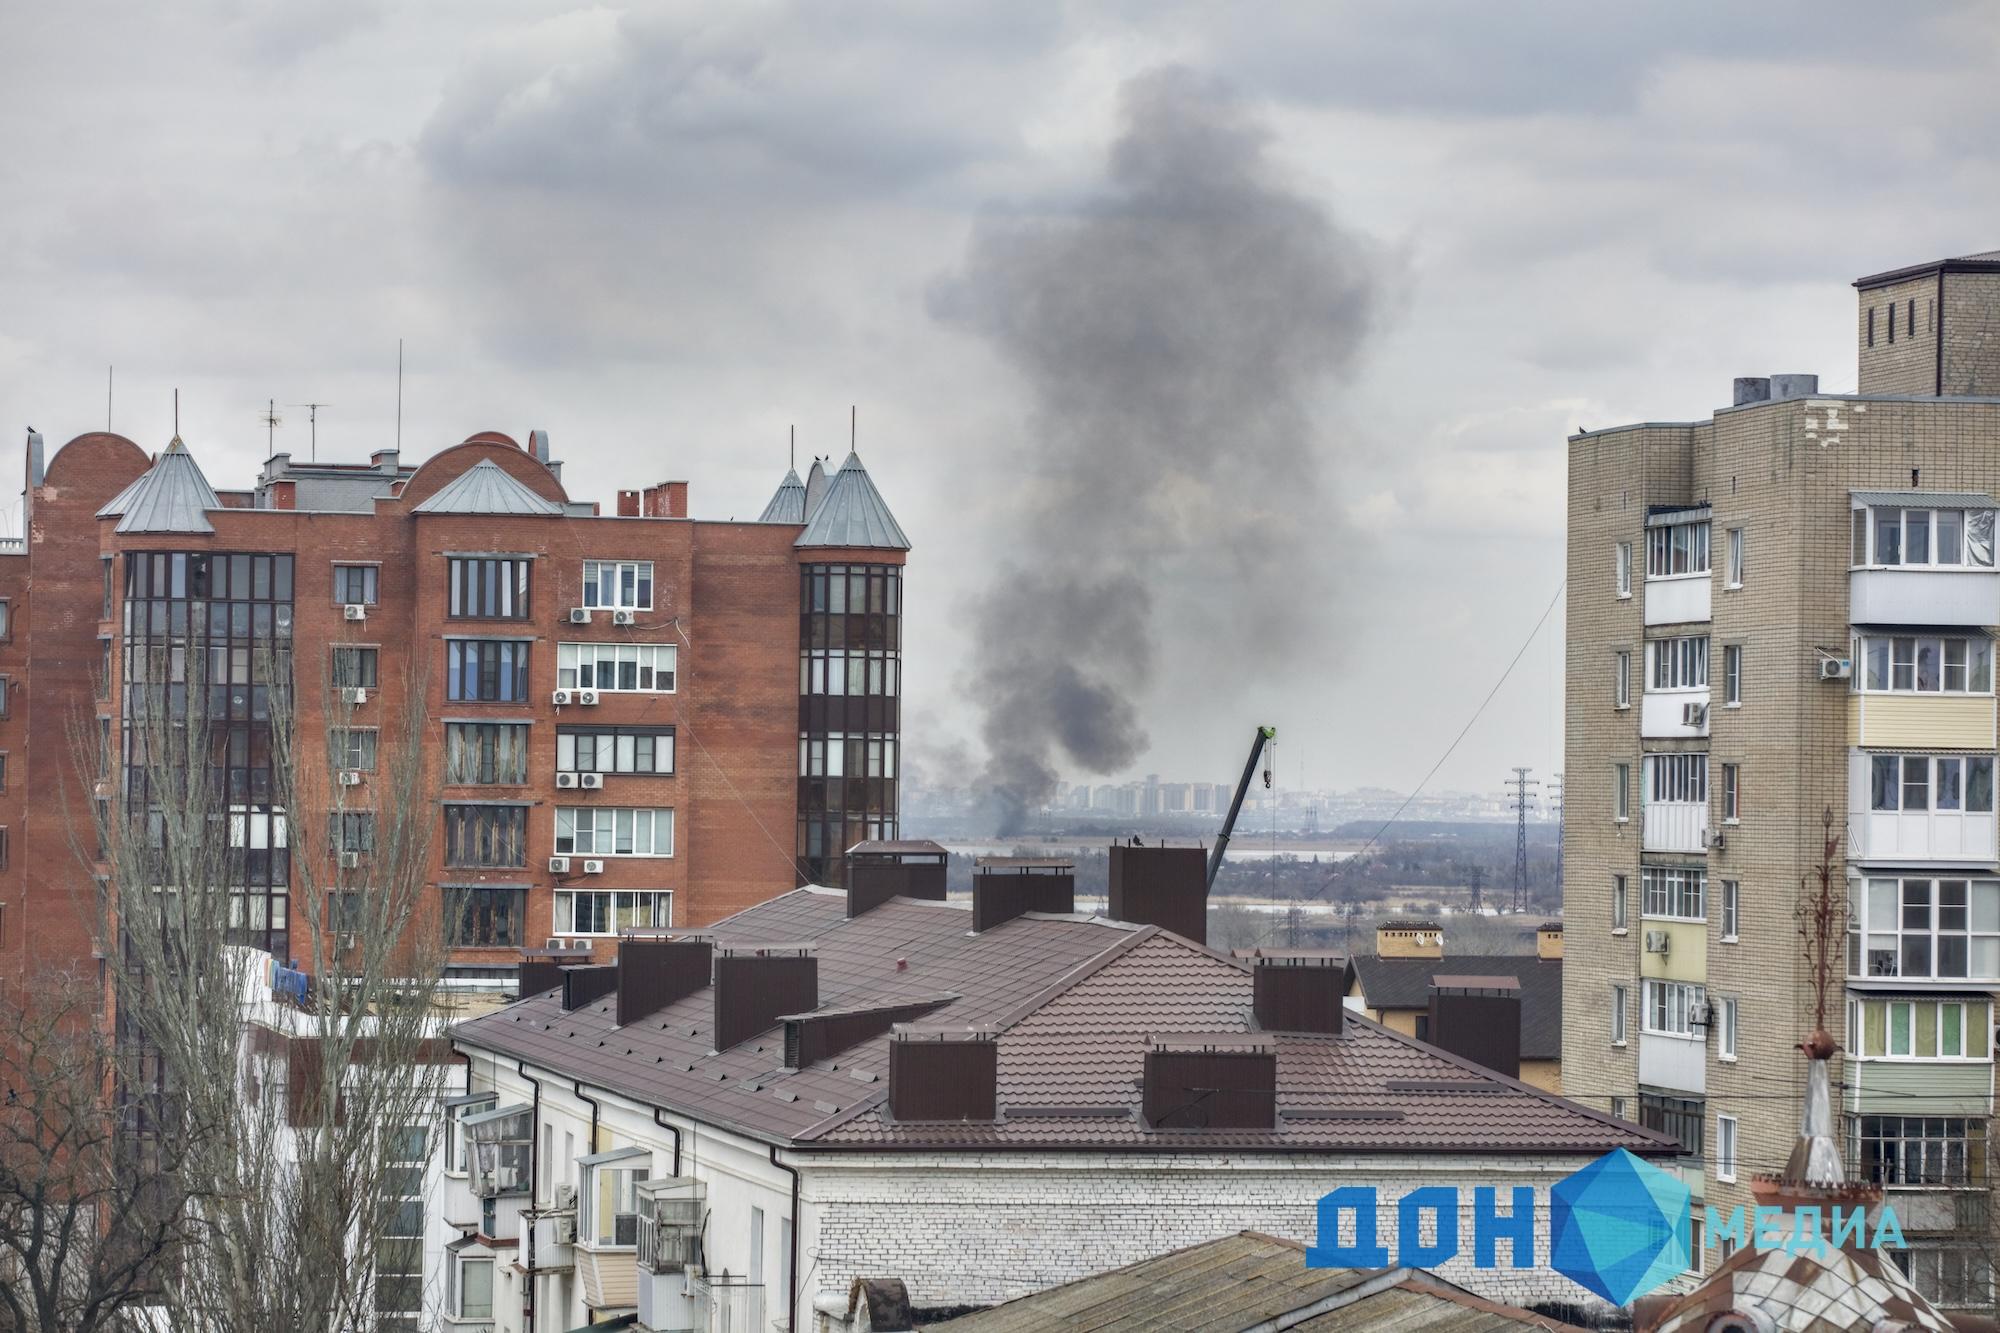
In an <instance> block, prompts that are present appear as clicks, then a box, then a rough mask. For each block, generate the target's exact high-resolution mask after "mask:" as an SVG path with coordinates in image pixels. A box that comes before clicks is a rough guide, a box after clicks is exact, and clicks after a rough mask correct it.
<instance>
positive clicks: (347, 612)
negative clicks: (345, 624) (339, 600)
mask: <svg viewBox="0 0 2000 1333" xmlns="http://www.w3.org/2000/svg"><path fill="white" fill-rule="evenodd" d="M340 614H341V615H342V616H343V617H345V618H346V619H348V620H366V619H368V608H367V607H365V606H363V605H362V604H361V603H359V602H349V603H348V604H347V605H346V606H343V607H342V608H340Z"/></svg>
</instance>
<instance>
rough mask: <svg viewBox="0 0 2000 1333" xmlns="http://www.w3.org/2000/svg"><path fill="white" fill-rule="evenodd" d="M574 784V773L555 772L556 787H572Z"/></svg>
mask: <svg viewBox="0 0 2000 1333" xmlns="http://www.w3.org/2000/svg"><path fill="white" fill-rule="evenodd" d="M575 785H576V774H574V773H558V774H556V786H558V787H574V786H575Z"/></svg>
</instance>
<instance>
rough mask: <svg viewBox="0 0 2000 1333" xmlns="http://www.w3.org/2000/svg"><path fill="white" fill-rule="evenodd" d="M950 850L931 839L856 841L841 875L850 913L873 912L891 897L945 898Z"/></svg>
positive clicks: (843, 863)
mask: <svg viewBox="0 0 2000 1333" xmlns="http://www.w3.org/2000/svg"><path fill="white" fill-rule="evenodd" d="M950 856H951V853H949V852H947V851H945V849H944V848H943V847H941V846H939V845H938V844H937V843H934V842H931V841H929V840H928V839H922V838H912V839H904V840H902V841H898V842H857V843H855V844H854V845H853V846H852V847H850V848H848V849H847V855H846V857H845V858H843V861H842V868H841V876H842V878H843V879H845V880H846V889H847V914H848V915H849V916H850V917H856V916H860V915H861V914H863V913H864V912H872V911H874V910H875V909H876V908H878V907H880V906H881V905H882V904H883V903H886V902H888V901H889V900H890V899H891V898H925V899H929V900H930V901H932V902H940V903H941V902H943V901H944V870H945V862H946V861H947V860H949V859H950Z"/></svg>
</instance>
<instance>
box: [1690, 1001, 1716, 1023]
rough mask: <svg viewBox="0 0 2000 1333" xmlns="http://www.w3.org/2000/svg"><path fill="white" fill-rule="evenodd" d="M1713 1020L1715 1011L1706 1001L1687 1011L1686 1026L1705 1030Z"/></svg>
mask: <svg viewBox="0 0 2000 1333" xmlns="http://www.w3.org/2000/svg"><path fill="white" fill-rule="evenodd" d="M1714 1019H1715V1010H1714V1008H1713V1007H1712V1006H1711V1005H1709V1004H1708V1003H1707V1002H1706V1001H1704V1002H1702V1003H1701V1004H1697V1005H1695V1006H1694V1007H1693V1008H1691V1009H1689V1010H1688V1026H1689V1027H1696V1028H1705V1027H1707V1026H1708V1025H1709V1024H1710V1023H1711V1022H1713V1021H1714Z"/></svg>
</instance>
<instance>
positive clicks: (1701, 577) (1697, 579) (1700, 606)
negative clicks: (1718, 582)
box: [1644, 570, 1714, 625]
mask: <svg viewBox="0 0 2000 1333" xmlns="http://www.w3.org/2000/svg"><path fill="white" fill-rule="evenodd" d="M1713 581H1714V576H1713V575H1712V574H1711V573H1710V572H1709V571H1707V570H1703V571H1702V572H1701V573H1699V574H1672V575H1668V576H1666V577H1663V578H1649V579H1647V580H1646V582H1645V585H1644V588H1645V598H1646V606H1645V621H1646V624H1648V625H1684V624H1694V623H1698V622H1701V621H1705V620H1707V619H1708V618H1709V599H1710V588H1711V586H1712V585H1713Z"/></svg>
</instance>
